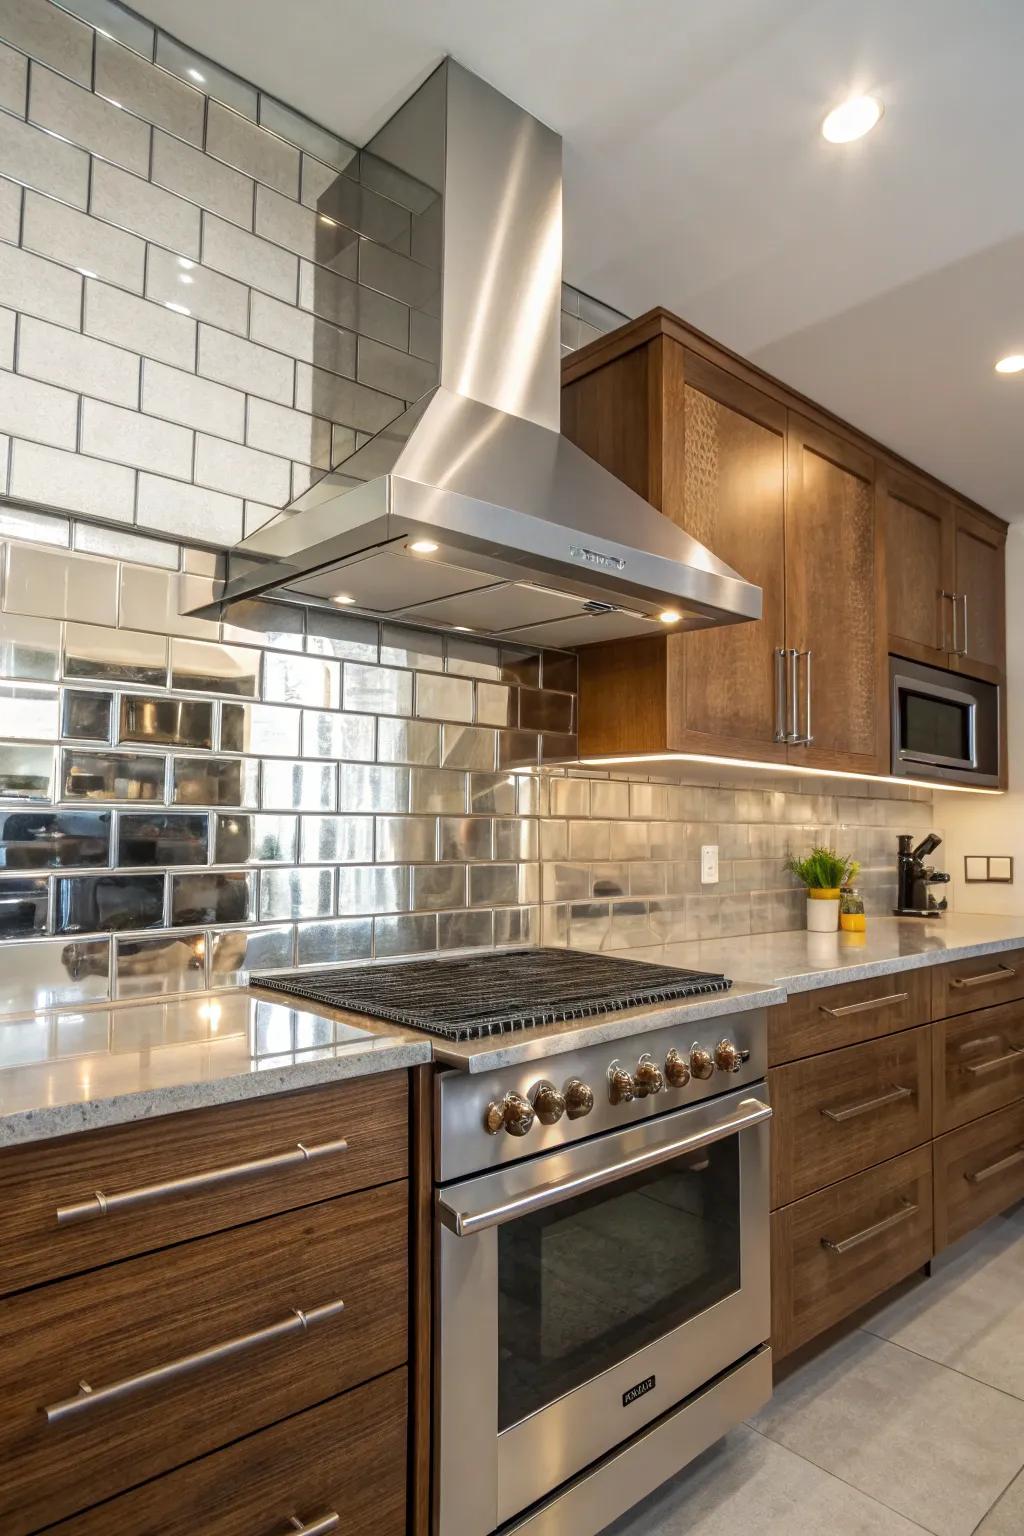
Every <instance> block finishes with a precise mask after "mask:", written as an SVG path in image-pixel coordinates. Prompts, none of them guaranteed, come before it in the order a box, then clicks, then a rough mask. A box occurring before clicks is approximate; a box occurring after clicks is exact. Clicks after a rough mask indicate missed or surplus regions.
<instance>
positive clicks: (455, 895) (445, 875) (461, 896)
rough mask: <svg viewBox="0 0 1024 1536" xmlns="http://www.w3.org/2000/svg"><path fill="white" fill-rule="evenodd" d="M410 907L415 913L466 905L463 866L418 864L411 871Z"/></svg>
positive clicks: (464, 867)
mask: <svg viewBox="0 0 1024 1536" xmlns="http://www.w3.org/2000/svg"><path fill="white" fill-rule="evenodd" d="M410 905H411V906H412V907H413V909H414V910H415V911H417V912H423V911H434V912H438V911H441V910H442V908H445V907H464V906H465V905H466V866H465V865H464V864H420V865H417V866H416V868H415V869H413V870H412V896H411V901H410Z"/></svg>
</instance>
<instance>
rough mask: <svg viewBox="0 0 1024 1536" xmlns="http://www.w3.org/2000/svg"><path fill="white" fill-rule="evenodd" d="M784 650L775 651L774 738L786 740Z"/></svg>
mask: <svg viewBox="0 0 1024 1536" xmlns="http://www.w3.org/2000/svg"><path fill="white" fill-rule="evenodd" d="M786 699H787V695H786V652H785V650H784V649H783V647H781V646H780V647H779V649H778V650H777V651H776V652H775V740H776V741H779V742H783V741H785V740H786Z"/></svg>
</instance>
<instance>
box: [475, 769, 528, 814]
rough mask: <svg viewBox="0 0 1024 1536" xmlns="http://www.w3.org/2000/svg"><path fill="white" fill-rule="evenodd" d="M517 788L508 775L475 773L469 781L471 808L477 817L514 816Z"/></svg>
mask: <svg viewBox="0 0 1024 1536" xmlns="http://www.w3.org/2000/svg"><path fill="white" fill-rule="evenodd" d="M516 787H517V786H516V781H515V779H514V778H512V777H511V776H510V775H509V774H507V773H474V774H473V775H472V777H471V778H470V781H469V808H470V810H471V811H472V812H473V814H474V815H475V816H488V815H497V816H511V815H514V813H515V810H516Z"/></svg>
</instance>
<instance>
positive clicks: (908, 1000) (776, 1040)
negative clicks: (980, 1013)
mask: <svg viewBox="0 0 1024 1536" xmlns="http://www.w3.org/2000/svg"><path fill="white" fill-rule="evenodd" d="M930 1018H931V989H930V984H929V978H928V973H927V971H920V970H918V971H898V972H897V973H896V974H895V975H894V976H872V977H869V978H868V980H867V981H844V982H842V983H841V984H840V985H839V986H835V987H816V988H815V989H814V991H813V992H794V993H792V994H791V995H790V997H789V998H788V999H787V1001H786V1002H784V1003H783V1004H782V1005H781V1007H779V1008H769V1010H768V1063H769V1065H770V1066H779V1065H781V1063H783V1062H786V1061H796V1060H798V1058H800V1057H801V1056H815V1055H817V1054H818V1053H819V1052H821V1051H834V1050H835V1049H836V1048H837V1047H838V1046H844V1045H857V1044H858V1043H859V1042H860V1041H862V1040H874V1039H876V1038H877V1037H878V1036H879V1035H892V1034H897V1033H898V1032H899V1031H900V1030H901V1029H912V1028H913V1026H914V1025H915V1024H925V1023H927V1021H928V1020H929V1019H930Z"/></svg>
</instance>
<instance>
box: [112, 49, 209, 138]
mask: <svg viewBox="0 0 1024 1536" xmlns="http://www.w3.org/2000/svg"><path fill="white" fill-rule="evenodd" d="M95 89H96V91H97V93H98V94H99V95H100V96H106V97H107V99H108V100H109V101H117V102H120V104H121V106H122V107H127V108H128V110H129V112H137V113H138V115H139V117H143V118H145V120H146V122H147V123H156V124H157V126H158V127H160V128H167V129H168V130H169V131H170V132H171V133H174V134H177V136H178V138H179V139H188V140H189V142H190V143H192V144H202V142H203V115H204V102H203V95H202V92H201V91H197V90H195V89H194V88H193V87H192V86H191V85H186V84H185V83H184V81H182V80H177V79H175V77H174V76H173V75H169V74H168V73H167V71H166V70H164V69H158V68H157V67H156V65H154V64H150V63H149V62H148V61H147V60H146V59H140V58H139V57H138V56H137V55H136V54H134V53H131V52H130V51H129V50H128V49H127V48H122V47H121V45H120V43H116V42H114V41H113V39H112V38H109V37H102V36H99V37H97V39H96V77H95Z"/></svg>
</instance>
